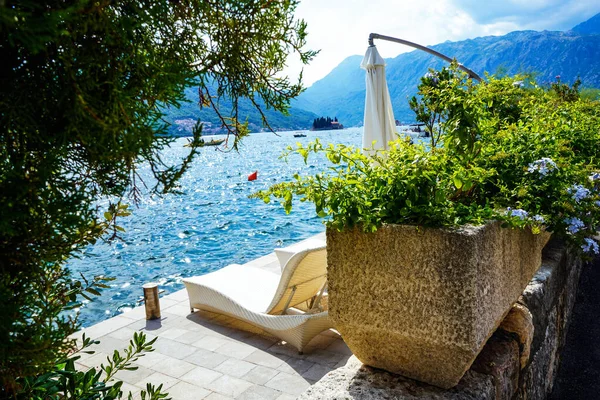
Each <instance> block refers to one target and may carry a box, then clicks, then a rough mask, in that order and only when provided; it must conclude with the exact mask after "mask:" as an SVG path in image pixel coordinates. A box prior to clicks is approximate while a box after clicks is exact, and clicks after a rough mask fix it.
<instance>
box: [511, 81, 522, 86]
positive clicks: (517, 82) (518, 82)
mask: <svg viewBox="0 0 600 400" xmlns="http://www.w3.org/2000/svg"><path fill="white" fill-rule="evenodd" d="M513 86H514V87H523V81H514V82H513Z"/></svg>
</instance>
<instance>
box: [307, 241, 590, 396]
mask: <svg viewBox="0 0 600 400" xmlns="http://www.w3.org/2000/svg"><path fill="white" fill-rule="evenodd" d="M580 271H581V262H580V260H579V259H577V258H576V257H574V255H573V254H571V253H569V252H568V251H566V250H565V247H564V246H563V245H562V244H561V243H560V242H559V241H556V240H552V241H551V242H550V243H548V245H547V246H546V248H545V249H544V252H543V263H542V266H541V267H540V269H539V270H538V272H537V273H536V274H535V276H534V277H533V279H532V280H531V282H530V283H529V285H528V286H527V288H526V289H525V291H524V292H523V294H522V296H521V297H520V299H519V302H518V304H517V305H515V306H514V307H513V308H512V310H511V313H509V315H508V316H507V318H505V320H504V321H503V322H502V324H501V328H500V329H498V330H497V331H496V332H495V333H494V335H493V336H492V337H491V338H490V339H489V340H488V341H487V343H486V345H485V347H484V348H483V350H482V351H481V353H480V354H479V355H478V357H477V359H476V360H475V361H474V363H473V365H472V367H471V368H470V369H469V371H467V372H466V373H465V375H464V376H463V378H462V379H461V380H460V382H459V384H458V385H457V386H455V387H453V388H451V389H447V390H444V389H440V388H438V387H435V386H431V385H428V384H426V383H423V382H418V381H414V380H412V379H409V378H406V377H402V376H399V375H394V374H390V373H389V372H386V371H383V370H380V369H375V368H371V367H367V366H365V365H363V364H362V363H361V362H360V361H359V360H358V359H356V358H355V357H352V358H351V359H350V360H349V361H348V363H347V364H346V365H345V366H344V367H342V368H339V369H337V370H334V371H332V372H330V373H329V374H327V375H326V376H325V377H324V378H323V379H321V380H320V381H319V382H317V383H316V384H315V385H313V386H312V387H311V388H310V389H309V390H308V391H307V392H306V393H304V394H303V395H302V396H301V397H300V399H302V400H308V399H322V400H325V399H331V400H333V399H336V400H337V399H355V400H362V399H395V400H404V399H406V400H414V399H435V400H439V399H453V400H471V399H478V400H492V399H493V400H515V399H545V398H546V396H547V395H548V394H549V393H550V391H551V390H552V384H553V380H554V378H555V373H556V370H557V365H558V362H559V359H560V352H561V350H562V346H563V344H564V340H565V335H566V327H567V324H568V320H569V318H570V316H571V311H572V308H573V304H574V299H575V297H576V293H577V284H578V281H579V274H580ZM510 314H512V315H510ZM528 314H530V315H531V317H532V321H533V325H534V326H535V328H534V329H533V330H531V329H530V328H531V327H530V326H529V324H528V322H527V321H528V316H527V315H528ZM398 319H400V318H398ZM529 341H530V342H531V347H530V356H529V359H528V361H527V362H526V363H525V366H524V368H522V366H521V360H522V359H523V355H524V353H525V351H526V345H525V344H526V343H528V342H529Z"/></svg>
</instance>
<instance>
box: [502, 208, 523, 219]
mask: <svg viewBox="0 0 600 400" xmlns="http://www.w3.org/2000/svg"><path fill="white" fill-rule="evenodd" d="M506 215H508V216H509V217H517V218H519V219H525V218H527V215H528V214H527V211H525V210H521V209H520V208H517V209H514V210H513V209H512V208H510V207H507V208H506Z"/></svg>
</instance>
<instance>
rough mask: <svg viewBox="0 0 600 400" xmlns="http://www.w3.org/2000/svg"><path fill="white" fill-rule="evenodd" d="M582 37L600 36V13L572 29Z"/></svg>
mask: <svg viewBox="0 0 600 400" xmlns="http://www.w3.org/2000/svg"><path fill="white" fill-rule="evenodd" d="M571 30H572V31H573V32H576V33H579V34H580V35H598V34H600V13H599V14H596V15H594V16H593V17H592V18H590V19H588V20H587V21H585V22H582V23H580V24H579V25H577V26H575V27H574V28H573V29H571Z"/></svg>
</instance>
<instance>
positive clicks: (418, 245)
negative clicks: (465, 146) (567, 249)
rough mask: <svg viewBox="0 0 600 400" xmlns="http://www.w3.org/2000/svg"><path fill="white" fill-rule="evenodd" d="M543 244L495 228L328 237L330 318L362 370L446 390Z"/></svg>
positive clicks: (387, 229) (542, 239) (385, 230)
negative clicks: (387, 373)
mask: <svg viewBox="0 0 600 400" xmlns="http://www.w3.org/2000/svg"><path fill="white" fill-rule="evenodd" d="M548 237H549V235H548V234H545V233H544V234H541V235H533V234H531V233H530V232H528V231H521V230H516V229H515V230H512V229H502V228H501V227H500V224H499V223H491V224H487V225H484V226H478V227H465V228H462V229H460V230H442V229H427V228H420V229H419V230H417V229H416V227H414V226H403V225H387V226H383V227H381V228H380V229H378V230H377V232H375V233H371V234H365V233H362V232H360V231H359V230H351V231H344V232H337V231H335V230H331V229H330V230H328V231H327V254H328V257H327V263H328V282H329V315H330V317H331V318H332V319H333V321H334V323H335V326H336V329H337V330H338V331H339V332H340V333H341V334H342V336H343V337H344V340H345V341H346V343H347V344H348V346H349V347H350V349H351V350H352V352H353V353H354V354H355V355H356V356H357V357H358V358H359V359H360V360H361V361H362V362H364V363H365V364H367V365H370V366H373V367H378V368H382V369H385V370H387V371H390V372H395V373H399V374H402V375H405V376H408V377H411V378H414V379H417V380H420V381H424V382H427V383H430V384H434V385H436V386H439V387H442V388H450V387H452V386H455V385H456V384H457V383H458V382H459V380H460V378H461V377H462V376H463V374H464V373H465V371H466V370H468V369H469V367H470V365H471V363H472V362H473V361H474V360H475V357H476V356H477V354H478V353H479V352H480V350H481V349H482V347H483V345H484V344H485V342H486V340H487V339H488V338H489V337H490V335H491V334H492V333H493V332H494V331H495V329H496V328H497V327H498V325H499V323H500V322H501V321H502V319H503V318H504V316H505V315H506V313H507V312H508V311H509V310H510V308H511V305H512V304H513V303H515V302H516V301H517V299H518V298H519V295H521V293H522V292H523V289H524V288H525V287H526V285H527V283H528V282H529V280H530V279H531V277H532V276H533V274H534V273H535V271H536V270H537V269H538V267H539V266H540V264H541V249H542V248H543V246H544V244H545V243H546V242H547V240H548Z"/></svg>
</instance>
